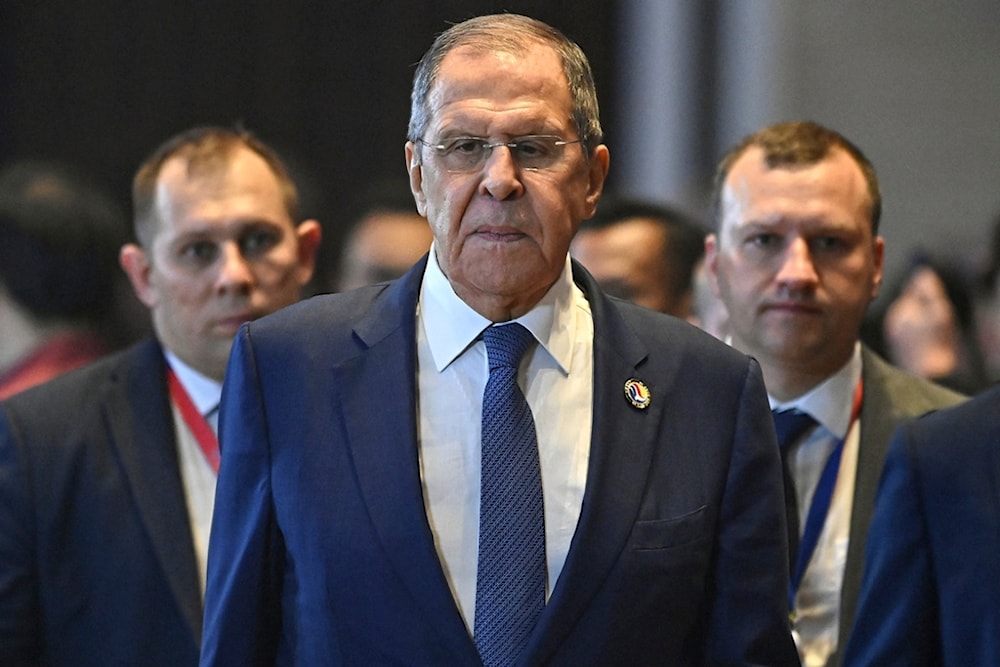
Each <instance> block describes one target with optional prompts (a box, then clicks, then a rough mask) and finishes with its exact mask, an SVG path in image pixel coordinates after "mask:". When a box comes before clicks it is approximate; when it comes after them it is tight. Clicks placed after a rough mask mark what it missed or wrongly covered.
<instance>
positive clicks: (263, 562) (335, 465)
mask: <svg viewBox="0 0 1000 667" xmlns="http://www.w3.org/2000/svg"><path fill="white" fill-rule="evenodd" d="M423 268H424V262H421V263H419V264H418V265H417V266H416V267H414V269H413V270H411V271H410V272H409V273H408V274H407V275H406V276H404V277H403V278H402V279H400V280H399V281H396V282H394V283H389V284H383V285H377V286H371V287H368V288H362V289H361V290H358V291H354V292H349V293H345V294H337V295H328V296H322V297H314V298H313V299H310V300H308V301H306V302H303V303H300V304H297V305H295V306H292V307H290V308H287V309H285V310H283V311H281V312H280V313H277V314H276V315H273V316H269V317H266V318H263V319H261V320H258V321H257V322H254V323H251V324H249V325H247V326H245V327H244V328H243V329H242V330H241V332H240V334H239V335H238V337H237V342H236V344H235V346H234V349H233V354H232V356H231V358H230V364H229V368H228V370H227V382H226V385H225V388H224V390H223V404H222V416H221V420H222V425H221V438H222V467H221V471H220V477H219V486H218V492H217V496H216V506H215V516H214V523H213V532H212V539H211V546H210V550H209V583H208V592H207V595H206V615H205V641H204V644H203V652H202V664H204V665H240V666H245V665H261V664H275V663H277V664H300V665H309V666H318V665H342V664H346V665H389V664H392V665H449V666H452V665H478V664H480V661H479V656H478V654H477V652H476V647H475V644H474V642H473V640H472V638H471V637H470V634H469V632H468V630H467V629H466V626H465V623H464V622H463V619H462V617H461V615H460V613H459V611H458V607H457V605H456V604H455V601H454V599H453V597H452V593H451V591H450V589H449V586H448V583H447V580H446V578H445V575H444V572H443V570H442V567H441V563H440V560H439V558H438V555H437V552H436V550H435V546H434V537H433V535H432V533H431V530H430V527H429V525H428V521H427V517H426V514H425V511H424V500H423V495H422V490H421V480H420V467H419V456H418V446H417V408H416V400H417V396H416V379H415V378H416V369H415V364H416V342H415V341H416V337H415V309H416V302H417V295H418V291H419V287H420V281H421V277H422V275H423ZM574 274H575V279H576V281H577V283H578V284H580V285H581V287H582V288H583V290H584V292H585V293H586V294H587V296H588V299H589V300H590V305H591V309H592V312H593V318H594V329H595V334H594V406H593V439H592V445H591V455H590V467H589V470H588V476H587V483H586V489H585V493H584V498H583V506H582V510H581V515H580V519H579V524H578V526H577V529H576V533H575V535H574V537H573V541H572V544H571V546H570V550H569V553H568V556H567V559H566V563H565V566H564V569H563V571H562V574H561V575H560V577H559V580H558V582H557V583H556V584H555V586H554V588H553V591H552V595H551V598H550V600H549V602H548V604H547V606H546V608H545V610H544V612H543V614H542V617H541V619H540V621H539V623H538V625H537V626H536V629H535V631H534V633H533V635H532V637H531V639H530V644H529V646H528V648H527V650H526V656H525V660H524V664H533V665H534V664H560V665H587V664H602V665H608V664H623V665H624V664H629V665H639V664H657V665H687V664H691V665H694V664H732V665H737V664H738V665H753V664H760V665H764V664H766V665H795V664H798V658H797V656H796V654H795V649H794V646H793V644H792V641H791V637H790V633H789V629H788V620H787V601H786V594H787V573H788V569H787V556H786V553H787V552H786V546H785V540H786V533H785V527H784V504H783V502H784V501H783V495H782V487H781V468H780V461H779V457H778V452H777V447H776V444H775V440H774V432H773V423H772V421H771V417H770V412H769V410H768V405H767V399H766V395H765V392H764V387H763V382H762V378H761V374H760V369H759V367H758V366H757V364H756V362H754V361H752V360H750V359H748V358H747V357H745V356H743V355H742V354H739V353H737V352H736V351H734V350H732V349H731V348H729V347H728V346H726V345H724V344H722V343H720V342H718V341H716V340H715V339H713V338H711V337H710V336H708V335H707V334H705V333H703V332H701V331H699V330H696V329H695V328H694V327H691V326H689V325H687V324H686V323H683V322H681V321H679V320H676V319H673V318H669V317H666V316H663V315H660V314H657V313H654V312H652V311H649V310H645V309H642V308H638V307H636V306H633V305H631V304H627V303H624V302H621V301H617V300H614V301H613V300H610V299H608V298H607V297H605V296H604V295H603V294H601V293H600V292H599V290H598V288H597V286H596V284H595V283H594V282H593V280H592V278H590V276H589V275H587V274H586V273H585V272H583V271H582V270H581V269H580V268H579V267H578V266H576V267H574ZM632 377H636V378H639V379H641V380H642V381H643V382H645V383H646V385H648V387H649V389H650V391H651V393H652V404H651V406H650V407H649V408H648V409H646V410H638V409H636V408H634V407H632V406H631V405H630V404H629V403H628V402H627V400H626V398H625V395H624V391H623V385H624V383H625V381H626V380H628V379H629V378H632Z"/></svg>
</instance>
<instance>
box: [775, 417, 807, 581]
mask: <svg viewBox="0 0 1000 667" xmlns="http://www.w3.org/2000/svg"><path fill="white" fill-rule="evenodd" d="M771 416H773V417H774V431H775V434H776V435H777V436H778V449H779V450H780V451H781V467H782V468H783V470H784V480H785V513H786V516H787V521H788V557H789V561H788V562H789V566H790V567H791V568H794V567H795V558H796V556H797V555H798V550H799V533H800V518H799V500H798V495H797V493H796V491H795V480H794V478H793V477H792V471H791V469H790V468H789V465H788V452H789V450H790V449H791V446H792V444H793V443H795V442H796V441H798V440H799V439H800V438H801V437H802V436H803V435H805V433H806V431H808V430H809V429H811V428H812V427H814V426H816V424H817V422H816V420H815V419H813V417H812V415H809V414H807V413H805V412H802V411H800V410H781V411H772V412H771Z"/></svg>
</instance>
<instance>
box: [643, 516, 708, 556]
mask: <svg viewBox="0 0 1000 667" xmlns="http://www.w3.org/2000/svg"><path fill="white" fill-rule="evenodd" d="M707 514H708V506H707V505H702V506H701V507H699V508H698V509H696V510H694V511H692V512H688V513H687V514H682V515H681V516H677V517H673V518H671V519H653V520H649V521H636V522H635V526H634V527H633V528H632V539H631V543H630V544H631V548H632V549H633V550H634V551H656V550H662V549H672V548H674V547H680V546H684V545H686V544H692V543H694V542H699V541H702V540H705V539H708V537H709V536H708V535H707V534H706V529H705V523H706V521H707Z"/></svg>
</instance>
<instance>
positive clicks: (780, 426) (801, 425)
mask: <svg viewBox="0 0 1000 667" xmlns="http://www.w3.org/2000/svg"><path fill="white" fill-rule="evenodd" d="M771 414H772V416H773V417H774V431H775V434H776V435H777V436H778V447H779V448H780V449H782V450H784V449H787V448H788V447H789V445H791V444H792V443H793V442H795V441H796V440H798V439H799V438H801V437H802V436H803V435H804V434H805V432H806V431H807V430H809V429H810V428H812V427H813V426H815V425H816V424H817V423H818V422H817V421H816V420H815V419H813V417H812V415H810V414H807V413H805V412H802V411H801V410H781V411H775V412H772V413H771Z"/></svg>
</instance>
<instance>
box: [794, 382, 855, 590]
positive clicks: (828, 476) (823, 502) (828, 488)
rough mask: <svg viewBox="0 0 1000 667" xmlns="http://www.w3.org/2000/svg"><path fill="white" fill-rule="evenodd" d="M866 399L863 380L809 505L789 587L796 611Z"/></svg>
mask: <svg viewBox="0 0 1000 667" xmlns="http://www.w3.org/2000/svg"><path fill="white" fill-rule="evenodd" d="M863 395H864V390H863V388H862V382H861V380H858V386H857V389H855V390H854V405H853V406H852V407H851V420H850V422H848V424H847V432H846V433H845V434H844V437H843V438H841V439H840V440H839V441H838V442H837V444H836V446H835V447H834V448H833V451H832V452H830V456H829V457H828V458H827V459H826V465H824V466H823V473H822V474H821V475H820V478H819V483H818V484H817V485H816V491H815V492H814V493H813V497H812V502H811V503H810V504H809V514H808V515H807V516H806V525H805V528H804V529H803V531H802V539H801V540H800V541H799V548H798V552H797V554H796V556H795V570H794V571H793V572H792V578H791V580H790V581H789V583H788V604H789V608H790V609H795V596H796V594H797V593H798V591H799V584H801V583H802V577H803V576H804V575H805V573H806V567H807V566H808V565H809V561H810V560H812V556H813V552H815V551H816V545H817V544H818V543H819V536H820V533H822V532H823V524H825V523H826V516H827V514H828V513H829V512H830V503H831V502H832V500H833V490H834V487H836V485H837V473H838V472H839V471H840V457H841V455H842V454H843V453H844V441H846V440H847V436H849V435H850V434H851V428H853V426H854V422H855V421H856V420H857V418H858V416H859V415H860V414H861V399H862V397H863Z"/></svg>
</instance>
